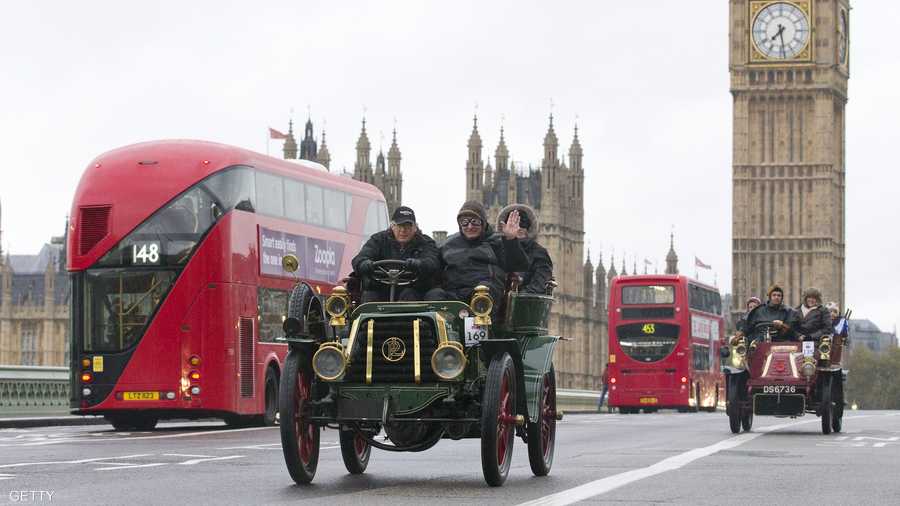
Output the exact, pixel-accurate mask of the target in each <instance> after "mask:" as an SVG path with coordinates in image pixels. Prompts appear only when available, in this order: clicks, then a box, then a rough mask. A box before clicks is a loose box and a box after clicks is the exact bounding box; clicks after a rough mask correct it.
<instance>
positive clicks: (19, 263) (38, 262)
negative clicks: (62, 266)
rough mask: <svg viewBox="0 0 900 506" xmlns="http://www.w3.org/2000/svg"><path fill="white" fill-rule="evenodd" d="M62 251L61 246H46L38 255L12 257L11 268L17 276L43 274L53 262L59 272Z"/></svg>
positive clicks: (10, 258)
mask: <svg viewBox="0 0 900 506" xmlns="http://www.w3.org/2000/svg"><path fill="white" fill-rule="evenodd" d="M62 250H63V247H62V245H61V244H45V245H44V247H43V248H41V251H40V253H38V254H37V255H10V256H9V267H10V269H12V271H13V272H14V273H16V274H43V273H44V272H46V271H47V264H49V263H51V262H52V263H53V264H54V270H57V271H58V270H59V263H60V255H61V254H62Z"/></svg>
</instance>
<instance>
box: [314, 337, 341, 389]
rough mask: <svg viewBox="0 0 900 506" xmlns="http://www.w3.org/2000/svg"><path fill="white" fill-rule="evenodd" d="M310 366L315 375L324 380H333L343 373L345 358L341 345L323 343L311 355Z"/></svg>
mask: <svg viewBox="0 0 900 506" xmlns="http://www.w3.org/2000/svg"><path fill="white" fill-rule="evenodd" d="M312 366H313V370H314V371H315V372H316V375H317V376H319V377H320V378H322V379H323V380H325V381H334V380H337V379H340V378H341V376H343V375H344V369H346V367H347V358H346V357H345V356H344V350H343V349H342V347H341V345H339V344H338V343H325V344H323V345H322V346H321V347H319V351H317V352H316V354H315V355H313V360H312Z"/></svg>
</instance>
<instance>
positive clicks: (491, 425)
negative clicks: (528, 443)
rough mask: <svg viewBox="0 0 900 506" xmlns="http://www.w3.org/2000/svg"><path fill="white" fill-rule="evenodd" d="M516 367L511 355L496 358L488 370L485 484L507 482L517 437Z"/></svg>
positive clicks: (484, 398)
mask: <svg viewBox="0 0 900 506" xmlns="http://www.w3.org/2000/svg"><path fill="white" fill-rule="evenodd" d="M515 417H516V367H515V364H513V360H512V357H510V356H509V354H508V353H503V354H501V355H499V356H495V357H494V358H493V360H491V365H490V367H489V368H488V373H487V379H486V380H485V384H484V395H483V396H482V401H481V470H482V471H483V473H484V481H486V482H487V484H488V485H490V486H492V487H499V486H500V485H503V482H504V481H506V476H507V475H508V474H509V466H510V463H511V461H512V452H513V442H514V440H515V436H516V430H515Z"/></svg>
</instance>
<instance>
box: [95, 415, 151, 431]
mask: <svg viewBox="0 0 900 506" xmlns="http://www.w3.org/2000/svg"><path fill="white" fill-rule="evenodd" d="M103 418H106V421H107V422H109V423H110V424H111V425H112V426H113V429H115V430H117V431H127V430H153V429H154V428H156V424H157V423H158V422H159V418H157V417H155V416H150V415H139V414H124V415H106V416H104V417H103Z"/></svg>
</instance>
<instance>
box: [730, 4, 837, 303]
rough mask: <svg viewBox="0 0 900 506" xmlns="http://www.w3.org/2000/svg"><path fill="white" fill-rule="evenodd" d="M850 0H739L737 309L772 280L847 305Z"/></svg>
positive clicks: (734, 33)
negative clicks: (845, 286) (845, 296)
mask: <svg viewBox="0 0 900 506" xmlns="http://www.w3.org/2000/svg"><path fill="white" fill-rule="evenodd" d="M849 13H850V5H849V1H847V0H793V1H791V2H783V1H772V0H766V1H758V0H732V1H731V5H730V14H729V18H730V19H729V27H730V30H729V32H730V35H729V41H730V45H729V47H730V53H729V70H730V74H731V93H732V96H733V134H732V135H733V154H732V178H733V193H732V198H733V202H732V218H733V223H732V270H733V278H732V293H733V301H734V304H735V306H734V307H733V308H732V310H733V311H734V312H737V311H740V310H741V309H742V308H741V307H740V305H741V302H742V301H745V300H747V299H748V298H749V297H750V296H754V295H756V296H762V295H764V294H765V293H766V288H767V287H768V286H769V285H771V284H772V283H779V284H781V286H783V287H784V290H785V299H786V300H787V301H788V302H789V303H791V304H796V303H798V302H799V301H800V298H801V293H802V291H803V290H804V289H805V288H808V287H816V288H818V289H820V290H821V291H822V295H823V298H824V299H825V300H833V301H837V302H838V303H839V304H840V305H841V307H844V259H845V256H844V251H845V249H844V248H845V237H846V230H845V215H846V208H845V174H846V167H845V150H844V148H845V130H846V123H845V114H844V110H845V106H846V103H847V81H848V79H849V51H848V48H849V46H848V44H849Z"/></svg>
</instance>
